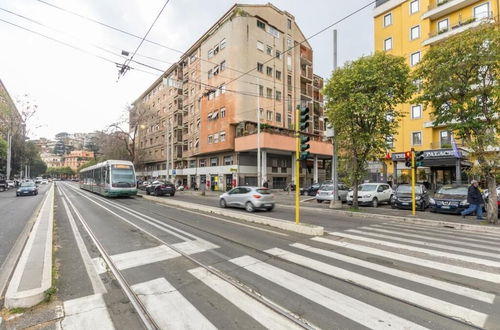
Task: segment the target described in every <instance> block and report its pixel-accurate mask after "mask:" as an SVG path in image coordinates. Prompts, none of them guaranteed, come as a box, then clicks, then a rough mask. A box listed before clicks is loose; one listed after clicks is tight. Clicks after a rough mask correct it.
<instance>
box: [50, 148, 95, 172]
mask: <svg viewBox="0 0 500 330" xmlns="http://www.w3.org/2000/svg"><path fill="white" fill-rule="evenodd" d="M62 158H63V163H62V164H63V167H70V168H71V169H72V170H74V171H76V170H77V169H78V167H80V166H81V165H83V164H85V163H87V162H88V161H90V160H92V159H94V153H93V152H92V151H85V150H74V151H71V152H70V153H69V154H68V155H66V156H63V157H62ZM53 164H54V165H57V158H54V163H53Z"/></svg>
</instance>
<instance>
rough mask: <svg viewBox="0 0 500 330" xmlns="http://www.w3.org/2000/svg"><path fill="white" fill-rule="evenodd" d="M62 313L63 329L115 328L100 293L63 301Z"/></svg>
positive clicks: (104, 329)
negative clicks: (63, 314) (63, 315)
mask: <svg viewBox="0 0 500 330" xmlns="http://www.w3.org/2000/svg"><path fill="white" fill-rule="evenodd" d="M64 313H65V315H66V316H65V317H64V319H63V320H62V322H61V327H62V328H63V329H64V330H73V329H75V330H78V329H99V330H101V329H103V330H106V329H114V328H115V327H114V326H113V322H112V321H111V317H110V316H109V313H108V310H107V308H106V303H105V302H104V299H103V298H102V295H101V294H96V295H92V296H87V297H82V298H77V299H73V300H68V301H65V302H64Z"/></svg>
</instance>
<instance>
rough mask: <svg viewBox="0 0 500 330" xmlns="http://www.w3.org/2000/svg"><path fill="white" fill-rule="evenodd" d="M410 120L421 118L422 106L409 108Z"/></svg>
mask: <svg viewBox="0 0 500 330" xmlns="http://www.w3.org/2000/svg"><path fill="white" fill-rule="evenodd" d="M411 118H413V119H419V118H422V106H421V105H420V104H418V105H412V106H411Z"/></svg>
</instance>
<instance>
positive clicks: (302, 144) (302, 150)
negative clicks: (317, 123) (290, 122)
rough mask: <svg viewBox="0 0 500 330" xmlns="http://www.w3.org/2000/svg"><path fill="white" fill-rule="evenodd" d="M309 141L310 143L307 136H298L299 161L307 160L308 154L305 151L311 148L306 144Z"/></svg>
mask: <svg viewBox="0 0 500 330" xmlns="http://www.w3.org/2000/svg"><path fill="white" fill-rule="evenodd" d="M309 141H311V138H310V137H309V136H304V135H301V136H300V157H299V158H300V160H306V159H307V158H309V155H310V153H309V151H308V150H307V149H309V148H310V147H311V146H310V145H309V143H307V142H309Z"/></svg>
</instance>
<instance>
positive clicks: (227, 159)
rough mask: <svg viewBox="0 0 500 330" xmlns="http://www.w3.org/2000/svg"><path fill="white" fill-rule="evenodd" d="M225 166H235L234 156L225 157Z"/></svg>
mask: <svg viewBox="0 0 500 330" xmlns="http://www.w3.org/2000/svg"><path fill="white" fill-rule="evenodd" d="M224 165H233V156H224Z"/></svg>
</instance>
